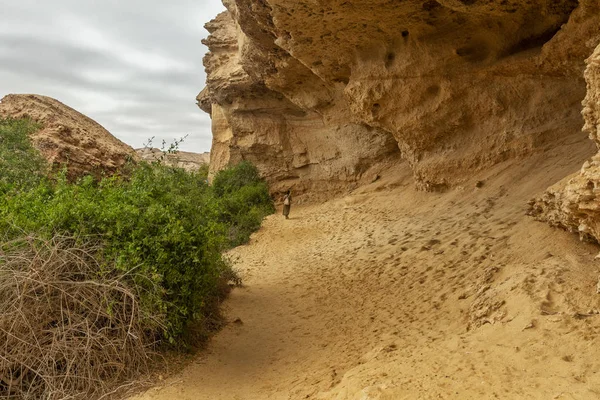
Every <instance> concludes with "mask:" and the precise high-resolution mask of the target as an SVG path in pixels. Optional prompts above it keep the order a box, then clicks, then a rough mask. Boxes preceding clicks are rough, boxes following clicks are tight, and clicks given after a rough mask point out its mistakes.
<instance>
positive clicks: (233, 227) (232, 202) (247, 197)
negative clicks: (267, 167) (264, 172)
mask: <svg viewBox="0 0 600 400" xmlns="http://www.w3.org/2000/svg"><path fill="white" fill-rule="evenodd" d="M213 190H214V193H215V195H216V197H217V198H218V200H219V203H220V209H221V214H220V221H221V222H222V223H224V224H225V225H226V226H228V227H229V235H228V236H229V242H230V244H231V245H232V246H238V245H240V244H243V243H246V242H247V241H248V239H250V235H251V234H252V233H253V232H255V231H256V230H257V229H258V228H259V227H260V224H261V223H262V220H263V218H264V217H265V216H266V215H269V214H272V213H274V212H275V207H274V206H273V201H272V199H271V197H270V196H269V191H268V187H267V184H266V183H265V182H264V180H263V179H261V178H260V175H259V174H258V170H257V169H256V167H255V166H254V165H252V164H250V163H249V162H247V161H244V162H242V163H240V164H238V165H236V166H233V167H231V168H228V169H225V170H223V171H220V172H219V173H217V175H216V176H215V179H214V181H213Z"/></svg>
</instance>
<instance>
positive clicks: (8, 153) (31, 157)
mask: <svg viewBox="0 0 600 400" xmlns="http://www.w3.org/2000/svg"><path fill="white" fill-rule="evenodd" d="M38 129H39V125H37V124H36V123H35V122H33V121H31V120H29V119H20V120H15V119H0V194H2V193H5V192H7V191H9V190H11V189H13V188H30V187H32V186H35V185H36V184H37V183H38V182H39V181H40V180H41V179H43V178H44V176H45V174H46V169H47V165H46V162H45V160H44V159H43V158H42V157H41V156H40V155H39V153H38V152H37V151H36V150H35V149H34V148H33V146H32V145H31V142H30V140H29V135H31V134H32V133H34V132H35V131H37V130H38Z"/></svg>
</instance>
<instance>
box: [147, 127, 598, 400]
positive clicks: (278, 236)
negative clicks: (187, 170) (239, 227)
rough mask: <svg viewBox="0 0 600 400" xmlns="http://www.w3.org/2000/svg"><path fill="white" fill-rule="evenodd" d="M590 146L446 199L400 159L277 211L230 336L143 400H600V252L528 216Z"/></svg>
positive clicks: (248, 258) (252, 264) (515, 165)
mask: <svg viewBox="0 0 600 400" xmlns="http://www.w3.org/2000/svg"><path fill="white" fill-rule="evenodd" d="M593 152H594V149H593V148H592V146H591V144H590V143H588V142H586V141H585V139H583V138H582V140H581V141H579V142H577V143H564V144H563V146H562V147H561V148H560V150H559V151H554V150H548V151H547V152H545V153H543V154H538V155H536V156H534V157H532V158H530V159H527V160H520V161H512V162H510V163H505V164H502V165H498V166H497V167H495V168H494V169H493V170H488V171H486V172H485V173H482V174H481V175H479V176H474V177H473V179H472V180H471V181H469V182H468V184H465V185H464V186H463V187H460V188H456V189H453V190H452V191H450V192H448V193H444V194H439V193H437V194H435V193H424V192H417V191H415V190H414V189H413V187H414V185H413V181H412V178H411V174H410V172H409V169H408V168H407V167H406V166H405V165H399V166H397V167H396V169H395V170H394V171H390V172H389V174H387V175H385V176H382V179H380V180H379V181H377V182H375V183H373V184H371V185H370V186H367V187H364V188H362V189H359V190H357V191H355V192H353V193H351V194H349V195H348V196H347V197H345V198H340V199H337V200H333V201H330V202H328V203H325V204H322V205H313V206H303V207H293V208H292V214H291V217H292V218H291V219H290V220H285V219H284V218H283V217H282V216H281V215H275V216H271V217H269V218H268V219H267V220H266V221H265V223H264V227H263V228H262V229H261V230H260V231H259V232H258V233H257V234H255V235H254V237H253V239H252V241H251V243H250V244H249V245H247V246H242V247H240V248H237V249H235V250H234V251H233V252H232V255H233V256H234V257H236V258H237V259H238V266H239V268H240V270H241V272H242V274H243V276H244V278H245V285H246V286H245V287H244V288H242V289H237V290H235V291H234V292H233V294H232V296H231V298H230V300H228V301H227V303H226V305H225V309H226V313H227V315H228V319H229V321H230V323H229V324H228V326H227V327H226V328H225V329H224V330H223V331H222V332H220V333H219V334H218V335H217V336H216V337H215V338H214V339H213V340H212V342H211V343H210V345H209V348H208V349H207V350H206V351H205V352H202V353H201V354H199V355H198V357H197V359H196V360H195V362H194V363H192V364H191V365H190V366H189V367H187V368H186V369H185V370H184V371H183V372H182V373H180V374H178V375H177V376H174V377H172V378H169V379H167V380H165V381H162V382H160V385H159V386H157V387H156V388H152V389H150V390H148V391H147V392H146V393H144V394H142V395H140V396H138V397H136V399H137V400H150V399H152V400H166V399H182V400H192V399H193V400H199V399H200V400H203V399H207V400H208V399H210V400H219V399H223V400H255V399H256V400H259V399H260V400H265V399H356V400H368V399H495V398H498V399H595V398H600V375H598V372H599V371H600V348H599V347H598V346H597V343H598V339H599V335H600V314H598V312H599V310H600V295H599V294H597V293H596V285H597V282H598V275H599V272H600V268H599V266H600V261H598V260H597V259H595V256H596V255H597V254H598V252H599V251H600V248H599V247H597V246H594V245H589V244H584V243H581V242H579V240H578V238H577V237H576V236H574V235H572V234H569V233H566V232H562V231H559V230H556V229H552V228H550V227H548V226H546V225H544V224H542V223H539V222H535V221H534V220H533V219H532V218H531V217H528V216H526V212H527V202H528V200H529V199H530V198H532V197H533V196H534V195H536V194H539V193H541V192H542V191H543V190H544V189H546V188H547V187H548V186H549V185H551V184H552V183H554V182H556V181H557V180H558V179H560V178H561V177H563V176H566V175H567V174H569V173H572V172H574V171H576V170H577V169H578V168H579V167H580V166H581V164H582V160H583V159H585V158H586V157H588V156H589V155H591V154H592V153H593ZM565 155H567V156H565ZM478 182H479V183H478Z"/></svg>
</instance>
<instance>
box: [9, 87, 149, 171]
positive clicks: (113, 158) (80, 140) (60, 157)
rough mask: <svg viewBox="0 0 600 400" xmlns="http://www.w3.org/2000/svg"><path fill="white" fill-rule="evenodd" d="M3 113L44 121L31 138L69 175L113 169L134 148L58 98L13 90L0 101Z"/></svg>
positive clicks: (44, 154) (134, 153)
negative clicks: (65, 167)
mask: <svg viewBox="0 0 600 400" xmlns="http://www.w3.org/2000/svg"><path fill="white" fill-rule="evenodd" d="M0 117H4V118H7V117H10V118H23V117H29V118H31V119H32V120H34V121H36V122H38V123H39V124H40V125H41V129H40V130H39V131H38V132H37V133H35V134H34V135H32V137H31V140H32V142H33V144H34V146H35V147H36V148H37V149H38V150H39V151H40V152H41V154H42V155H43V156H44V157H45V158H46V159H47V160H48V161H49V162H50V163H51V164H52V165H53V167H54V168H60V166H61V165H65V164H66V165H67V170H68V174H69V177H71V178H74V177H77V176H82V175H86V174H92V175H99V174H101V173H114V172H116V171H117V170H118V169H119V168H121V167H122V166H123V165H124V164H125V163H126V162H127V160H129V159H133V160H138V159H139V157H138V155H137V154H136V152H135V150H134V149H133V148H132V147H130V146H128V145H127V144H125V143H123V142H121V141H120V140H119V139H117V138H116V137H114V136H113V135H111V134H110V132H108V131H107V130H106V129H104V128H103V127H102V126H101V125H100V124H98V123H97V122H96V121H94V120H92V119H90V118H88V117H86V116H85V115H83V114H81V113H79V112H77V111H75V110H74V109H72V108H70V107H68V106H66V105H64V104H63V103H61V102H60V101H58V100H55V99H53V98H50V97H46V96H40V95H35V94H10V95H8V96H6V97H4V98H3V99H2V100H1V101H0Z"/></svg>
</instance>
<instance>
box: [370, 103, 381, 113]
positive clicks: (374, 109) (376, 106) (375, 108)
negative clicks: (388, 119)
mask: <svg viewBox="0 0 600 400" xmlns="http://www.w3.org/2000/svg"><path fill="white" fill-rule="evenodd" d="M379 110H381V104H379V103H375V104H373V106H372V107H371V112H372V113H373V114H377V113H378V112H379Z"/></svg>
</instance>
